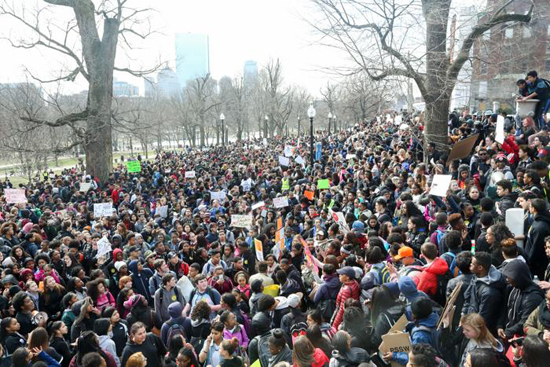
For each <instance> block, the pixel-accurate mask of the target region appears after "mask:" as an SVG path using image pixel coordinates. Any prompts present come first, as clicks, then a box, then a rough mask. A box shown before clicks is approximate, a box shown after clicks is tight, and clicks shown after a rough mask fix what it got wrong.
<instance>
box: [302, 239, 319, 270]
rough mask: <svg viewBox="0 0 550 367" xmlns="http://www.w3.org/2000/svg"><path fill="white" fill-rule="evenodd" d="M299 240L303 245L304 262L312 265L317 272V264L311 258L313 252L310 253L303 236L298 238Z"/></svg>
mask: <svg viewBox="0 0 550 367" xmlns="http://www.w3.org/2000/svg"><path fill="white" fill-rule="evenodd" d="M300 240H301V241H302V246H304V254H305V255H306V262H307V263H308V264H309V266H313V268H314V269H315V273H316V274H319V268H318V267H317V264H316V263H315V261H314V260H313V254H312V253H311V250H310V249H309V246H308V245H307V242H306V241H304V239H303V238H300Z"/></svg>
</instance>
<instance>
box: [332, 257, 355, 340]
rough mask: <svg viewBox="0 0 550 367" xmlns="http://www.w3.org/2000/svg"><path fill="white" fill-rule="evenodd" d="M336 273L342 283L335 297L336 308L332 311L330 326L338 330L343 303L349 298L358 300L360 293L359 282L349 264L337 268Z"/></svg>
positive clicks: (343, 308) (342, 314)
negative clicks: (332, 318)
mask: <svg viewBox="0 0 550 367" xmlns="http://www.w3.org/2000/svg"><path fill="white" fill-rule="evenodd" d="M337 273H338V278H339V280H340V283H342V288H340V291H339V292H338V296H337V297H336V310H335V312H334V315H335V316H334V320H333V321H332V327H333V328H334V329H336V330H338V326H340V324H341V323H342V320H343V318H344V310H345V307H344V304H345V303H346V300H347V299H349V298H353V299H356V300H359V296H360V294H361V288H360V286H359V283H357V281H356V280H355V277H356V273H355V270H353V268H352V267H351V266H345V267H343V268H342V269H338V270H337Z"/></svg>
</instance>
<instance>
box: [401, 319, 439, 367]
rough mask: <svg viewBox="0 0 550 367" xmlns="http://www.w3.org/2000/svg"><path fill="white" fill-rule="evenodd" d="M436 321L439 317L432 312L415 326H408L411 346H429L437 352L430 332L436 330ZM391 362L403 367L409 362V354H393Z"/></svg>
mask: <svg viewBox="0 0 550 367" xmlns="http://www.w3.org/2000/svg"><path fill="white" fill-rule="evenodd" d="M438 320H439V316H438V315H437V314H436V313H435V312H432V314H431V315H430V316H428V317H427V318H425V319H423V320H419V321H417V322H416V323H415V324H409V325H408V326H407V330H409V329H410V328H411V326H412V330H410V333H411V345H415V344H420V343H424V344H430V345H431V346H432V347H434V348H435V349H436V350H439V346H438V345H436V343H437V340H434V337H433V333H432V332H431V330H436V327H437V321H438ZM424 328H428V329H430V331H428V330H424ZM393 360H394V361H395V362H397V363H399V364H402V365H404V366H405V365H406V364H407V362H408V361H409V354H408V353H405V352H393Z"/></svg>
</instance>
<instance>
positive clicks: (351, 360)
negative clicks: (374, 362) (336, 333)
mask: <svg viewBox="0 0 550 367" xmlns="http://www.w3.org/2000/svg"><path fill="white" fill-rule="evenodd" d="M337 355H338V357H335V356H334V354H333V356H332V357H331V358H330V364H329V366H339V367H356V366H359V365H360V364H361V363H369V361H370V357H369V355H368V353H367V351H366V350H365V349H363V348H357V347H355V348H350V349H349V350H347V351H345V352H342V353H338V354H337Z"/></svg>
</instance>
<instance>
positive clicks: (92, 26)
mask: <svg viewBox="0 0 550 367" xmlns="http://www.w3.org/2000/svg"><path fill="white" fill-rule="evenodd" d="M43 1H44V3H46V4H47V5H50V6H52V8H51V9H52V10H53V11H55V10H56V9H59V8H60V7H65V8H69V9H70V10H71V11H72V12H73V13H74V19H68V20H67V19H61V16H59V15H57V14H59V12H57V13H56V15H57V16H58V18H59V19H57V22H55V21H54V20H52V19H47V18H46V13H48V12H47V10H48V9H49V7H48V6H44V7H41V8H40V9H38V10H37V11H36V12H34V13H33V12H31V11H29V10H28V9H25V8H24V7H22V8H17V7H16V6H15V5H13V4H12V3H11V2H10V1H9V0H3V1H2V3H1V4H0V15H6V16H9V17H10V18H12V19H15V20H17V21H18V22H19V24H20V25H22V26H23V27H24V28H26V29H28V30H31V31H32V32H33V33H34V36H33V37H32V39H29V40H21V41H17V42H16V41H13V39H12V38H11V37H7V38H6V39H7V40H8V41H9V42H11V44H12V46H13V47H18V48H24V49H30V48H34V47H39V48H42V49H46V50H48V51H55V52H57V53H61V54H62V55H63V56H65V57H66V58H67V59H69V60H70V61H71V62H72V64H73V68H72V69H71V70H69V71H68V72H66V73H64V74H63V75H61V76H60V77H59V78H55V79H54V80H43V79H39V78H37V77H34V76H33V77H34V78H35V79H36V80H39V81H40V82H52V81H60V80H64V81H74V80H75V79H76V78H77V77H79V76H81V77H83V78H84V79H85V80H86V81H87V82H88V86H89V87H88V98H87V103H86V108H85V109H83V110H82V111H78V112H74V113H71V114H67V115H64V116H61V117H59V118H57V119H56V120H53V121H51V120H45V119H36V118H32V117H28V116H22V117H21V118H22V119H23V120H25V121H27V122H30V123H33V124H38V125H43V126H50V127H65V126H69V125H72V126H74V124H75V123H77V122H79V121H84V122H85V128H84V133H85V134H84V137H83V140H82V144H83V147H84V151H85V153H86V169H87V171H88V172H89V173H91V174H92V175H94V176H97V177H98V178H99V179H100V180H101V181H105V180H107V178H108V177H109V173H110V172H111V170H112V166H113V150H112V149H113V148H112V118H111V116H112V110H111V107H112V96H113V73H114V71H115V70H117V71H122V72H127V73H130V74H132V75H135V76H141V75H144V74H146V73H149V72H151V71H152V70H155V69H156V67H155V68H153V69H152V70H132V69H130V68H127V67H117V66H116V65H115V59H116V56H117V50H118V49H119V40H120V41H121V42H120V43H121V45H120V46H122V47H127V48H128V49H131V46H130V43H129V37H132V36H133V37H138V38H140V39H144V38H146V37H147V36H148V35H149V34H151V30H150V29H147V27H145V28H144V27H143V25H144V24H145V25H146V24H147V21H146V18H144V15H146V14H147V11H148V10H149V9H135V8H130V7H128V3H129V2H130V1H129V0H102V1H96V2H94V1H92V0H43ZM96 3H97V5H96ZM75 39H77V40H79V42H78V41H77V42H75V41H74V40H75Z"/></svg>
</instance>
